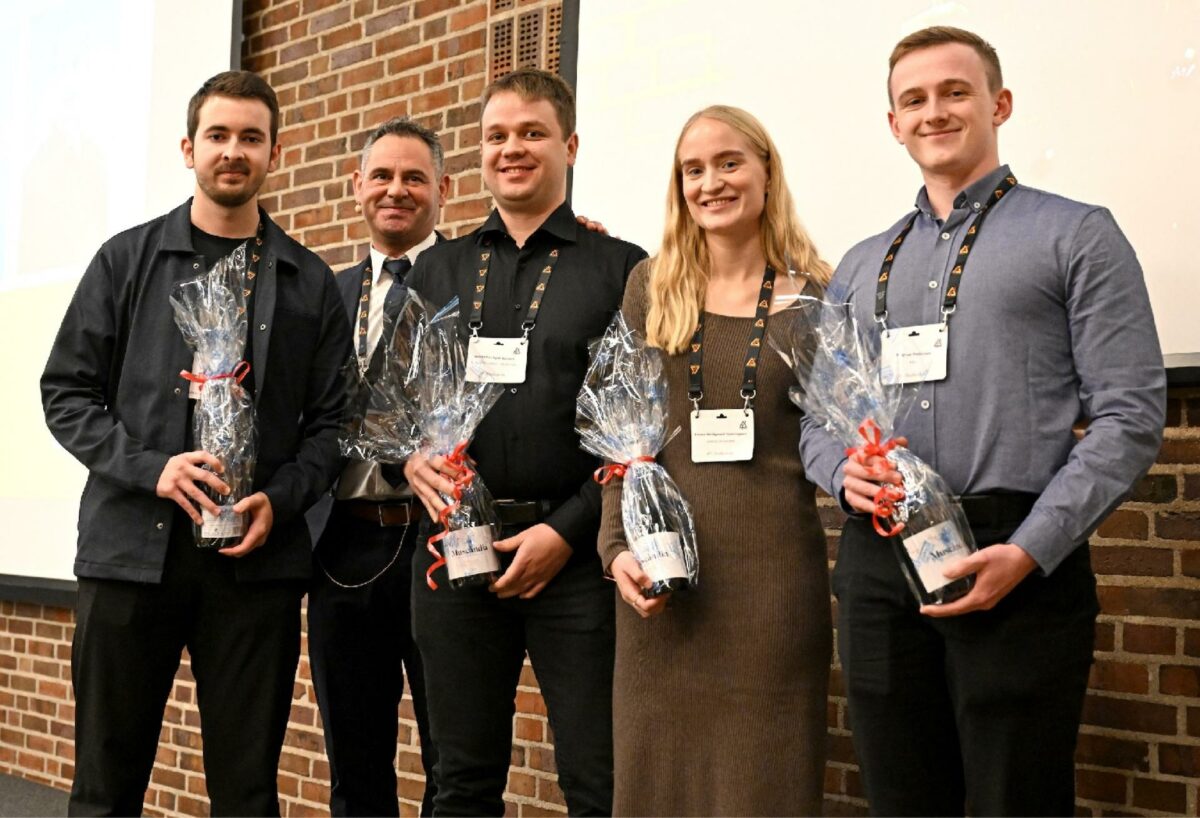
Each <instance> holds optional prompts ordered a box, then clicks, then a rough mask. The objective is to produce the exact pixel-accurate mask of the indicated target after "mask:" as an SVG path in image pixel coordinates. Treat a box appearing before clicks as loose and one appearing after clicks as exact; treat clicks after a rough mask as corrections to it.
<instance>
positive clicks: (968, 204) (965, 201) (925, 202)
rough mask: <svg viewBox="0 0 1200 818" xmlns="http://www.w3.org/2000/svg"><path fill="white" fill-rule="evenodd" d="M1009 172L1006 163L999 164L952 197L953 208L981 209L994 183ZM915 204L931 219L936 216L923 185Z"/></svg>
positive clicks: (993, 187)
mask: <svg viewBox="0 0 1200 818" xmlns="http://www.w3.org/2000/svg"><path fill="white" fill-rule="evenodd" d="M1011 172H1012V171H1010V170H1009V169H1008V165H1001V166H1000V167H998V168H996V169H995V170H994V171H992V172H991V173H989V174H988V175H987V176H984V177H983V178H982V179H977V180H976V181H975V182H974V183H972V184H970V185H968V186H967V187H966V188H965V189H964V190H963V191H961V192H960V193H959V194H958V195H957V196H955V197H954V209H955V210H964V209H966V210H971V211H979V210H982V209H983V206H984V205H985V204H987V201H988V197H989V196H990V195H991V193H992V191H993V190H995V189H996V185H998V184H1000V180H1001V179H1003V178H1004V177H1005V176H1007V175H1008V174H1009V173H1011ZM915 204H916V208H917V209H918V210H920V211H921V212H922V213H924V214H925V215H926V216H929V217H930V218H931V219H936V218H937V216H936V215H935V214H934V212H933V206H932V205H931V204H930V203H929V194H928V193H927V192H926V190H925V187H924V186H922V187H921V189H920V190H919V191H917V201H916V203H915Z"/></svg>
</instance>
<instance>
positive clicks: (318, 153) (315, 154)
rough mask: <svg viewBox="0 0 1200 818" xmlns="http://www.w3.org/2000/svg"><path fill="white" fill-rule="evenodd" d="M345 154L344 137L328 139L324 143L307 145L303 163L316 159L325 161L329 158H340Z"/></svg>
mask: <svg viewBox="0 0 1200 818" xmlns="http://www.w3.org/2000/svg"><path fill="white" fill-rule="evenodd" d="M345 152H346V139H345V137H338V138H337V139H330V140H328V141H326V142H317V143H316V144H312V145H309V146H308V147H307V148H305V149H304V161H305V162H313V161H315V160H317V159H325V158H327V157H331V156H341V155H342V154H344V153H345Z"/></svg>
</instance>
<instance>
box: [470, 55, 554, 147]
mask: <svg viewBox="0 0 1200 818" xmlns="http://www.w3.org/2000/svg"><path fill="white" fill-rule="evenodd" d="M503 91H511V92H512V93H514V94H516V95H517V96H519V97H521V99H524V100H539V99H544V100H546V101H547V102H549V103H550V104H551V105H553V106H554V112H555V113H556V114H558V124H559V125H561V126H562V130H563V139H566V138H568V137H570V136H571V134H573V133H575V92H574V91H572V90H571V86H569V85H567V82H566V80H564V79H563V78H562V77H560V76H558V75H557V74H552V73H550V72H549V71H543V70H541V69H540V68H518V69H517V70H516V71H513V72H512V73H511V74H505V75H504V76H503V77H501V78H500V79H498V80H496V81H495V82H493V83H492V84H491V85H489V86H488V87H487V88H484V89H483V99H482V103H483V105H482V107H483V108H486V107H487V104H488V100H490V99H491V98H492V97H493V96H495V95H496V94H499V93H501V92H503Z"/></svg>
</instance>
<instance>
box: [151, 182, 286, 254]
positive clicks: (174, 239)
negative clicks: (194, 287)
mask: <svg viewBox="0 0 1200 818" xmlns="http://www.w3.org/2000/svg"><path fill="white" fill-rule="evenodd" d="M258 218H259V219H261V220H262V222H263V243H264V244H265V245H266V246H267V247H269V248H270V252H271V253H272V254H273V255H274V256H275V257H276V258H278V259H279V260H280V261H282V262H285V263H286V264H287V265H288V266H290V267H292V268H295V269H297V270H298V269H300V267H301V265H302V264H303V263H304V258H303V256H302V255H301V254H300V253H297V252H296V251H297V250H299V249H300V246H299V245H298V244H295V243H294V242H292V241H291V240H289V239H288V237H287V234H286V233H284V232H283V231H282V230H280V229H279V225H277V224H275V222H273V221H271V217H270V216H268V215H267V211H265V210H263V209H262V208H261V207H260V208H259V209H258ZM159 249H160V250H164V251H166V252H179V253H192V254H195V252H196V248H195V247H194V246H193V245H192V197H188V200H187V201H186V202H184V203H183V204H181V205H180V206H179V207H177V208H175V209H174V210H172V211H171V212H170V213H168V214H167V218H166V222H165V223H164V224H163V233H162V240H161V241H160V242H159Z"/></svg>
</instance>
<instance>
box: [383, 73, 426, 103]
mask: <svg viewBox="0 0 1200 818" xmlns="http://www.w3.org/2000/svg"><path fill="white" fill-rule="evenodd" d="M420 88H421V81H420V79H418V77H417V75H416V74H408V75H406V76H403V77H398V78H397V79H394V80H389V81H388V82H381V83H379V84H378V85H376V86H375V88H374V90H373V92H372V97H373V98H374V100H375V101H376V102H384V101H386V100H390V99H404V98H405V97H408V96H411V95H412V94H415V93H416V92H417V91H419V90H420Z"/></svg>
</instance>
